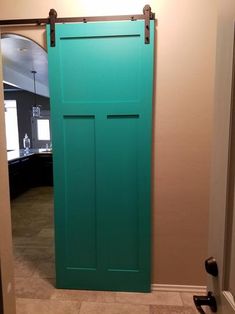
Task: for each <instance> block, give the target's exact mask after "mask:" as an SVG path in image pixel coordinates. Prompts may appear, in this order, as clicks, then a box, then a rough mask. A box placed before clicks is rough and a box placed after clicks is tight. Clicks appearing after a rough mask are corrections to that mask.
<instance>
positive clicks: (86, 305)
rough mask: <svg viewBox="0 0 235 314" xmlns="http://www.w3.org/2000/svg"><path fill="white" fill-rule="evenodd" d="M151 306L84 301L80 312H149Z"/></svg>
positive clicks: (144, 313) (140, 313) (133, 313)
mask: <svg viewBox="0 0 235 314" xmlns="http://www.w3.org/2000/svg"><path fill="white" fill-rule="evenodd" d="M149 313H150V310H149V306H147V305H133V304H120V303H95V302H82V305H81V308H80V312H79V314H149Z"/></svg>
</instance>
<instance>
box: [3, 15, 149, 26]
mask: <svg viewBox="0 0 235 314" xmlns="http://www.w3.org/2000/svg"><path fill="white" fill-rule="evenodd" d="M144 19H145V15H144V14H137V15H110V16H88V17H60V18H57V19H56V23H80V22H82V23H87V22H102V21H127V20H131V21H136V20H144ZM154 19H155V15H154V13H152V14H151V17H150V20H154ZM46 24H50V19H49V18H45V19H41V18H38V19H16V20H0V25H1V26H9V25H13V26H14V25H15V26H19V25H35V26H37V25H46Z"/></svg>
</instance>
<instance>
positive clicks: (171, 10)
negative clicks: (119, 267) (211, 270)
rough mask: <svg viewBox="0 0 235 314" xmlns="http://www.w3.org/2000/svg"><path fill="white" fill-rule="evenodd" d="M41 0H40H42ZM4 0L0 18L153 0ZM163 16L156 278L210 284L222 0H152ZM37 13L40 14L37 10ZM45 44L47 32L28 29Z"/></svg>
mask: <svg viewBox="0 0 235 314" xmlns="http://www.w3.org/2000/svg"><path fill="white" fill-rule="evenodd" d="M37 3H38V4H37ZM37 3H35V1H30V0H21V1H16V0H7V1H6V0H4V1H1V2H0V19H4V18H5V19H10V18H35V17H46V16H47V15H48V12H49V9H50V8H55V9H56V10H57V12H58V15H59V16H60V17H63V16H64V17H65V16H89V15H105V14H106V15H107V14H109V15H110V14H128V13H130V14H132V13H139V12H141V11H142V8H143V7H144V5H145V4H146V1H142V0H141V1H138V0H130V1H124V0H119V1H115V2H114V1H104V0H103V1H92V0H90V1H89V0H76V1H75V0H67V1H57V0H41V1H40V2H37ZM149 4H150V5H151V7H152V10H153V11H154V12H155V13H156V16H157V19H158V26H157V43H156V83H155V103H154V108H155V110H154V111H155V113H154V172H153V283H159V284H188V285H203V284H205V274H204V269H203V262H204V259H205V258H206V257H207V236H208V234H207V228H208V207H209V167H210V149H211V142H210V140H211V127H212V122H211V115H212V94H213V77H214V59H215V56H214V54H215V31H216V1H215V0H207V1H204V0H157V1H149ZM35 12H36V13H35ZM24 34H26V35H27V36H29V37H32V38H34V39H36V40H39V41H40V43H44V37H43V30H39V31H38V30H29V31H27V32H24Z"/></svg>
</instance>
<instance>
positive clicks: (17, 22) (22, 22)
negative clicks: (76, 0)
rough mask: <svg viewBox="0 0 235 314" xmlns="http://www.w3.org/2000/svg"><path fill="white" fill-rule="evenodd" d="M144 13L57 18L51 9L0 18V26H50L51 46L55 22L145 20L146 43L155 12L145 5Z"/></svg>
mask: <svg viewBox="0 0 235 314" xmlns="http://www.w3.org/2000/svg"><path fill="white" fill-rule="evenodd" d="M143 13H144V14H134V15H110V16H89V17H62V18H57V12H56V11H55V10H54V9H51V10H50V12H49V17H48V18H36V19H13V20H0V26H1V27H4V26H26V25H35V26H40V25H46V24H50V26H51V46H52V47H54V46H55V24H58V23H87V22H101V21H127V20H130V21H136V20H145V43H146V44H148V43H149V41H150V38H149V20H154V19H155V14H154V13H152V12H151V7H150V6H149V5H145V7H144V9H143Z"/></svg>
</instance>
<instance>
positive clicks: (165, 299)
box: [116, 291, 183, 306]
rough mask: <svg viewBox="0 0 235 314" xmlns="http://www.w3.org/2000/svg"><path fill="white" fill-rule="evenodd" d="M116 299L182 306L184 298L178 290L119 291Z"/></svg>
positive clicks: (119, 300) (135, 302)
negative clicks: (182, 298)
mask: <svg viewBox="0 0 235 314" xmlns="http://www.w3.org/2000/svg"><path fill="white" fill-rule="evenodd" d="M116 300H117V302H120V303H132V304H156V305H176V306H182V305H183V303H182V300H181V298H180V294H179V293H178V292H160V291H153V292H151V293H129V292H117V294H116Z"/></svg>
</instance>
